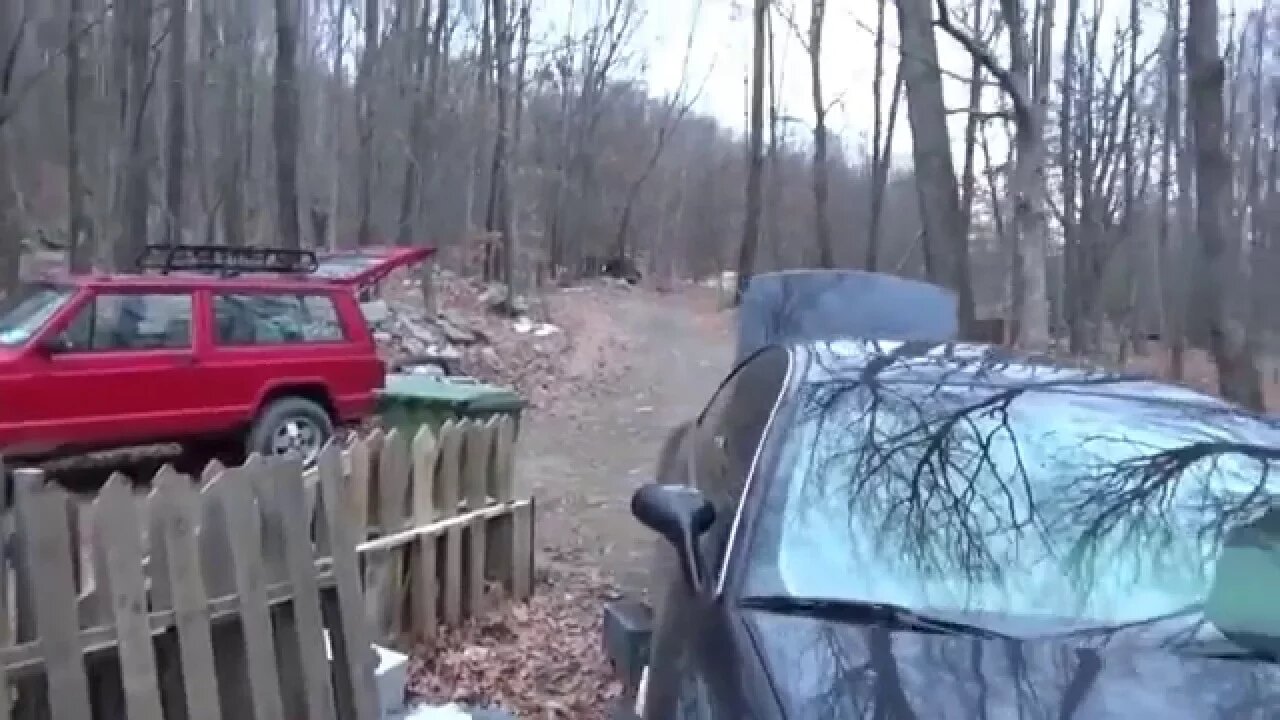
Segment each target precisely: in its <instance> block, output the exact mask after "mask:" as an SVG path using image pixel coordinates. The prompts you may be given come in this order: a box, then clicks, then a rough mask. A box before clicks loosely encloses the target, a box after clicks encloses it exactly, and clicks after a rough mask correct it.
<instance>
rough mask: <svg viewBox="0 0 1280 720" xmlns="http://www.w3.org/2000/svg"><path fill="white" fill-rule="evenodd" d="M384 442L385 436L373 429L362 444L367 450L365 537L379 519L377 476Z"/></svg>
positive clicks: (380, 488)
mask: <svg viewBox="0 0 1280 720" xmlns="http://www.w3.org/2000/svg"><path fill="white" fill-rule="evenodd" d="M385 440H386V434H385V433H384V432H383V431H382V429H381V428H374V430H373V432H371V433H369V434H368V435H367V436H365V439H364V443H365V446H366V447H367V448H368V449H369V474H368V478H369V484H368V488H369V490H368V492H369V496H368V497H367V498H366V499H365V512H366V513H367V515H366V517H365V521H364V523H365V536H366V537H367V536H368V533H369V532H370V530H369V528H373V527H377V526H378V523H379V522H380V520H381V518H379V517H378V511H379V510H380V509H381V508H382V506H381V500H380V498H381V497H382V479H381V478H380V477H379V476H378V472H379V470H381V468H382V444H383V441H385Z"/></svg>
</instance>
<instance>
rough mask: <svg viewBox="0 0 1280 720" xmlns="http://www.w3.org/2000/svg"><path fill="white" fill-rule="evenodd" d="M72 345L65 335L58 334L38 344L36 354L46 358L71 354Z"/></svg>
mask: <svg viewBox="0 0 1280 720" xmlns="http://www.w3.org/2000/svg"><path fill="white" fill-rule="evenodd" d="M71 349H72V347H71V344H70V343H68V342H67V336H66V335H64V334H63V333H57V334H55V335H51V336H49V337H46V338H44V339H42V340H40V341H39V342H38V343H36V352H38V353H40V354H41V355H43V356H44V357H52V356H54V355H60V354H62V353H65V352H70V351H71Z"/></svg>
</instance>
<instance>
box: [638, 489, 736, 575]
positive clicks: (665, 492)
mask: <svg viewBox="0 0 1280 720" xmlns="http://www.w3.org/2000/svg"><path fill="white" fill-rule="evenodd" d="M631 514H632V515H634V516H635V518H636V519H637V520H639V521H640V522H641V524H643V525H644V526H645V527H647V528H649V529H650V530H653V531H654V532H656V533H658V534H659V535H661V536H662V537H663V538H665V539H666V541H667V542H669V543H671V546H672V547H673V548H675V551H676V556H677V557H678V558H679V559H680V571H681V573H682V574H683V575H684V580H685V582H686V583H688V584H689V587H691V588H692V589H693V590H694V592H698V593H700V592H702V590H703V588H704V587H705V586H706V580H707V578H706V574H705V568H703V563H702V554H701V553H700V552H699V550H698V540H699V538H701V537H702V536H703V535H704V534H705V533H706V532H707V530H709V529H710V528H711V523H713V522H715V519H716V511H715V508H714V507H713V506H712V505H711V503H710V501H708V500H707V499H706V498H705V497H703V495H702V493H701V492H699V491H698V490H697V488H693V487H689V486H688V485H659V484H657V483H650V484H648V485H643V486H641V487H640V488H639V489H638V490H636V491H635V493H634V494H633V495H632V496H631Z"/></svg>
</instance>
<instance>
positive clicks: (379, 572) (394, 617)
mask: <svg viewBox="0 0 1280 720" xmlns="http://www.w3.org/2000/svg"><path fill="white" fill-rule="evenodd" d="M409 468H410V460H409V439H408V438H407V437H405V435H404V433H403V432H401V431H400V430H399V429H398V428H393V429H392V430H390V431H389V432H388V433H387V434H386V436H385V437H384V438H383V440H382V449H381V452H380V453H379V456H378V473H377V475H378V492H379V493H380V495H379V498H378V520H377V522H378V528H379V530H380V531H381V533H382V534H390V533H394V532H399V531H400V530H403V529H404V525H405V512H406V507H405V500H406V495H407V494H408V491H409ZM403 561H404V553H403V552H402V551H401V550H400V549H399V548H387V549H386V550H384V551H382V552H378V553H371V554H370V556H369V557H368V558H367V560H366V564H365V583H364V589H365V600H366V606H367V608H368V613H369V621H370V624H371V625H372V626H373V628H374V630H375V632H376V633H377V636H378V637H380V638H381V640H382V642H383V644H386V645H393V644H394V643H395V641H396V639H397V638H398V637H399V636H400V632H401V628H402V626H403V623H402V614H403V613H402V610H403V608H404V587H403V586H404V584H403V582H402V580H403V576H402V574H401V572H402V567H403Z"/></svg>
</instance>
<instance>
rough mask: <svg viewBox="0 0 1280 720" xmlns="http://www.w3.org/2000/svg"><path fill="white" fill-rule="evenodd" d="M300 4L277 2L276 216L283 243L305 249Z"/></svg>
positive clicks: (285, 0) (274, 95)
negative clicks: (300, 161) (300, 180)
mask: <svg viewBox="0 0 1280 720" xmlns="http://www.w3.org/2000/svg"><path fill="white" fill-rule="evenodd" d="M298 2H299V0H275V9H276V66H275V84H274V85H273V86H272V101H273V103H274V112H273V113H272V119H271V130H272V133H271V134H272V139H273V141H274V143H275V155H276V213H277V219H276V221H277V223H278V225H279V230H280V243H281V245H283V246H284V247H286V248H294V249H297V248H300V247H302V228H301V226H300V224H299V223H300V219H299V217H298V148H299V144H300V138H299V133H300V132H301V128H300V127H299V126H300V125H301V124H302V119H301V113H302V108H301V100H300V99H299V89H298V57H297V55H298V14H299V13H298Z"/></svg>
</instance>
